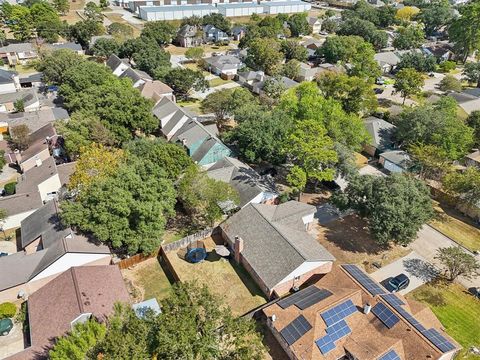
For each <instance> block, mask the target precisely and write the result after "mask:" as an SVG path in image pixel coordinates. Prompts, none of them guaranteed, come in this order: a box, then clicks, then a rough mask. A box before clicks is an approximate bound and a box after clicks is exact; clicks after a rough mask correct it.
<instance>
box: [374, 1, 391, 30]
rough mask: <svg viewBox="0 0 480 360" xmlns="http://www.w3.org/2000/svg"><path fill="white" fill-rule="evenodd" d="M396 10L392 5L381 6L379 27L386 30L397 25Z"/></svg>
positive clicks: (378, 12)
mask: <svg viewBox="0 0 480 360" xmlns="http://www.w3.org/2000/svg"><path fill="white" fill-rule="evenodd" d="M395 13H396V9H395V8H394V7H393V6H391V5H385V6H380V7H379V8H378V9H377V14H378V25H379V26H380V27H382V28H386V27H389V26H392V25H394V24H395V22H396V19H395Z"/></svg>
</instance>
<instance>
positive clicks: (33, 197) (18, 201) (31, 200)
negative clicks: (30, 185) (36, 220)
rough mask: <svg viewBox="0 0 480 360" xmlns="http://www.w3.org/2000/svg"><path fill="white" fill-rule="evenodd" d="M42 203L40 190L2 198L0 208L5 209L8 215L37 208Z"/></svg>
mask: <svg viewBox="0 0 480 360" xmlns="http://www.w3.org/2000/svg"><path fill="white" fill-rule="evenodd" d="M42 205H43V203H42V199H41V198H40V193H39V192H38V190H36V191H35V192H32V193H29V194H15V195H11V196H4V197H2V198H0V209H5V210H6V211H7V215H8V216H12V215H17V214H22V213H25V212H27V211H32V210H36V209H38V208H39V207H40V206H42Z"/></svg>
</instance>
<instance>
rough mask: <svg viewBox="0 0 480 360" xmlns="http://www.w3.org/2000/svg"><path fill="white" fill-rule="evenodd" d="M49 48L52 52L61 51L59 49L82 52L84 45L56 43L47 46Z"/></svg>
mask: <svg viewBox="0 0 480 360" xmlns="http://www.w3.org/2000/svg"><path fill="white" fill-rule="evenodd" d="M46 46H47V48H49V49H51V50H59V49H69V50H72V51H82V50H83V49H82V45H80V44H77V43H74V42H63V43H54V44H46Z"/></svg>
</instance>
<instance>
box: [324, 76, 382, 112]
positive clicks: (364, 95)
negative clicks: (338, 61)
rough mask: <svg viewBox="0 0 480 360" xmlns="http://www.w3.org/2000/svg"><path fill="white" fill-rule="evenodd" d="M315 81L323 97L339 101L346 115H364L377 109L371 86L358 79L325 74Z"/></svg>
mask: <svg viewBox="0 0 480 360" xmlns="http://www.w3.org/2000/svg"><path fill="white" fill-rule="evenodd" d="M316 80H317V84H318V87H319V88H320V91H321V93H322V94H323V96H325V97H326V98H332V99H334V100H337V101H339V102H340V103H341V104H342V107H343V110H345V111H346V112H348V113H356V114H363V115H365V114H369V113H372V112H373V111H375V109H376V108H377V104H378V102H377V98H376V96H375V93H374V92H373V89H372V85H371V84H370V83H369V82H367V81H365V80H363V79H361V78H359V77H356V76H348V75H345V74H341V73H335V72H325V73H321V74H319V76H318V77H317V79H316Z"/></svg>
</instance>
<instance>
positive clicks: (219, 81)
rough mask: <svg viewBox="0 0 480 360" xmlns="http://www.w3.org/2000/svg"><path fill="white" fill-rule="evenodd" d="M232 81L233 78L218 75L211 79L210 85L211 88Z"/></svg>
mask: <svg viewBox="0 0 480 360" xmlns="http://www.w3.org/2000/svg"><path fill="white" fill-rule="evenodd" d="M231 82H232V80H223V79H222V78H219V77H216V78H215V79H212V80H210V81H209V82H208V85H210V87H211V88H214V87H217V86H220V85H225V84H228V83H231Z"/></svg>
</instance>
